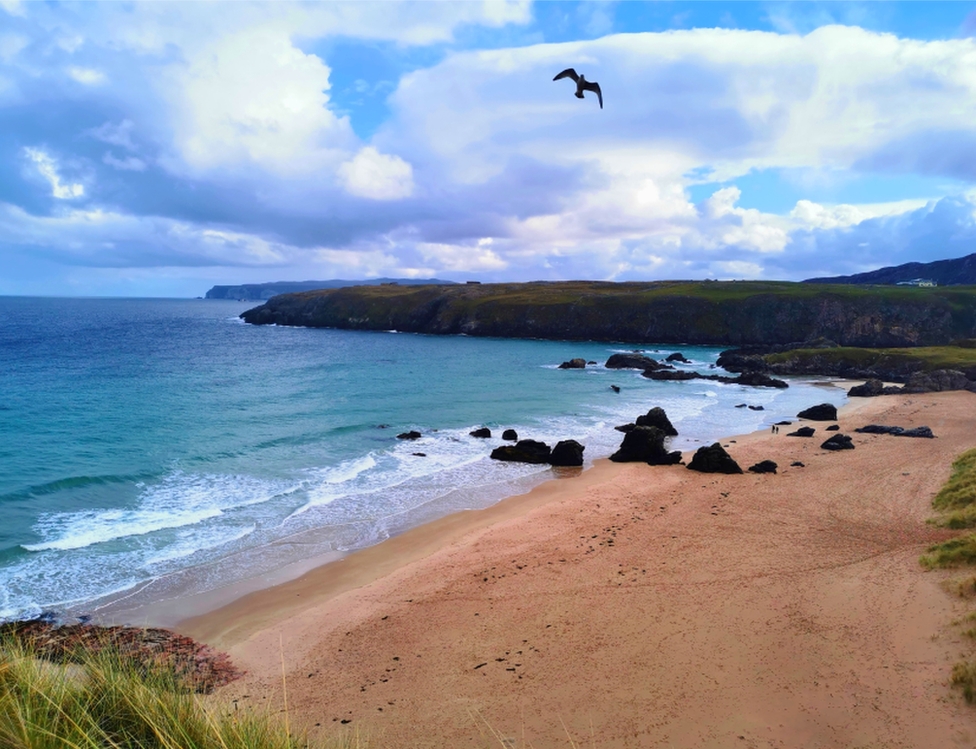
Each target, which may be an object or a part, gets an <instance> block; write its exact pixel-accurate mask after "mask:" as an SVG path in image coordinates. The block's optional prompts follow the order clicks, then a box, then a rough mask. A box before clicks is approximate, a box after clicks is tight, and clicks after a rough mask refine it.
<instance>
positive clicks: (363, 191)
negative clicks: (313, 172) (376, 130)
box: [338, 146, 413, 200]
mask: <svg viewBox="0 0 976 749" xmlns="http://www.w3.org/2000/svg"><path fill="white" fill-rule="evenodd" d="M338 174H339V178H340V179H341V180H342V183H343V185H344V186H345V188H346V190H347V191H348V192H350V193H351V194H353V195H356V196H358V197H361V198H370V199H371V200H400V199H401V198H407V197H410V195H412V194H413V169H412V167H411V166H410V164H408V163H407V162H406V161H404V160H403V159H401V158H400V157H399V156H387V155H385V154H382V153H380V152H379V151H377V150H376V149H375V148H373V147H372V146H366V147H365V148H362V149H360V151H359V153H357V154H356V156H355V157H354V158H352V159H351V160H349V161H347V162H345V163H343V164H341V165H340V166H339V170H338Z"/></svg>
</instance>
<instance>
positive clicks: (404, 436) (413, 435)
mask: <svg viewBox="0 0 976 749" xmlns="http://www.w3.org/2000/svg"><path fill="white" fill-rule="evenodd" d="M421 437H423V435H422V434H421V433H420V432H418V431H417V430H415V429H411V430H410V431H409V432H401V433H400V434H398V435H397V439H398V440H419V439H420V438H421Z"/></svg>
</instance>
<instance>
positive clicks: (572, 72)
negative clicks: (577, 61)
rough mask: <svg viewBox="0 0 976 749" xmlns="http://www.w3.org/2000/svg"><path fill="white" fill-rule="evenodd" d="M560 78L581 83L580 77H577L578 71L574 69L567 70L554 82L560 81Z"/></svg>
mask: <svg viewBox="0 0 976 749" xmlns="http://www.w3.org/2000/svg"><path fill="white" fill-rule="evenodd" d="M560 78H572V79H573V81H575V82H576V83H579V76H578V75H576V71H575V70H573V69H572V68H566V69H565V70H564V71H563V72H562V73H560V74H559V75H557V76H556V77H555V78H553V80H554V81H558V80H559V79H560Z"/></svg>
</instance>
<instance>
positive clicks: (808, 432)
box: [786, 427, 817, 437]
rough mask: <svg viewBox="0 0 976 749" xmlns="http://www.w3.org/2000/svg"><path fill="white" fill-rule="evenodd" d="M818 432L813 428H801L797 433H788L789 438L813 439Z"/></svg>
mask: <svg viewBox="0 0 976 749" xmlns="http://www.w3.org/2000/svg"><path fill="white" fill-rule="evenodd" d="M816 431H817V430H816V429H814V428H813V427H800V428H799V429H797V430H796V431H795V432H787V433H786V436H787V437H812V436H813V433H814V432H816Z"/></svg>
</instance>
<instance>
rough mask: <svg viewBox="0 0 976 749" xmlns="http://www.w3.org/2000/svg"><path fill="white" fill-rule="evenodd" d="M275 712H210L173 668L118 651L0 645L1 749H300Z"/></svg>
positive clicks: (302, 744)
mask: <svg viewBox="0 0 976 749" xmlns="http://www.w3.org/2000/svg"><path fill="white" fill-rule="evenodd" d="M308 746H309V744H308V741H307V740H306V739H305V738H304V737H299V736H292V735H289V734H288V732H287V730H286V728H285V725H284V724H283V723H282V722H280V721H279V720H278V719H277V718H276V717H274V716H269V715H258V714H254V713H249V712H246V711H227V710H226V708H225V709H224V710H220V709H219V708H213V709H208V708H205V707H204V706H203V704H202V703H201V701H200V698H199V697H198V696H197V695H195V694H194V693H193V692H192V691H191V690H189V689H188V688H187V687H186V685H185V683H183V682H182V681H181V679H180V678H179V676H178V675H177V674H175V673H174V672H173V671H172V670H167V669H164V668H154V667H151V666H150V667H147V666H146V665H145V664H140V663H138V662H136V661H133V659H131V658H125V657H122V656H120V655H119V654H118V652H111V651H108V650H103V651H101V652H99V653H89V654H86V653H80V654H77V655H75V656H73V657H72V658H71V659H70V661H69V662H62V663H52V662H51V661H46V660H43V659H41V658H39V657H38V656H37V654H36V653H35V652H33V651H32V650H31V649H30V648H29V647H26V646H25V645H23V644H21V643H17V642H14V641H5V642H2V643H0V747H3V749H299V748H302V749H304V748H306V747H308Z"/></svg>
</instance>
